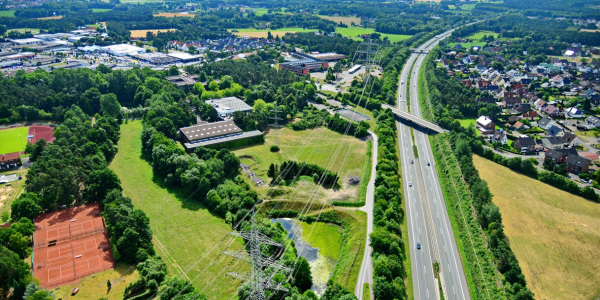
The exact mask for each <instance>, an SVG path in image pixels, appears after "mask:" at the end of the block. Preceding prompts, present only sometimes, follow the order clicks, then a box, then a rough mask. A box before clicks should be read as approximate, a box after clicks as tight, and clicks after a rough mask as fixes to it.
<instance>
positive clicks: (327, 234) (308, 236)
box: [298, 222, 343, 260]
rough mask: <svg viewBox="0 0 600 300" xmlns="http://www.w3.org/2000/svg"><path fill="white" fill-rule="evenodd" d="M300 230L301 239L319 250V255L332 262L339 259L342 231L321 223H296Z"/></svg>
mask: <svg viewBox="0 0 600 300" xmlns="http://www.w3.org/2000/svg"><path fill="white" fill-rule="evenodd" d="M298 224H299V225H300V228H302V238H303V239H304V240H305V241H306V242H307V243H308V244H309V245H311V246H313V247H315V248H319V254H321V255H323V256H327V257H329V258H332V259H334V260H338V259H339V258H340V250H342V242H343V239H342V229H341V228H340V227H338V226H336V225H333V224H325V223H322V222H313V223H311V224H309V223H306V222H298Z"/></svg>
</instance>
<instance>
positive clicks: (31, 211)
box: [10, 193, 42, 220]
mask: <svg viewBox="0 0 600 300" xmlns="http://www.w3.org/2000/svg"><path fill="white" fill-rule="evenodd" d="M38 201H39V198H38V196H37V195H36V194H34V193H23V194H22V195H21V196H20V197H19V198H17V199H15V201H13V203H12V204H11V206H10V209H11V217H12V218H13V220H18V219H21V218H27V219H29V220H33V218H35V217H36V216H37V215H39V214H40V211H41V209H42V208H41V206H39V205H38V204H37V203H38Z"/></svg>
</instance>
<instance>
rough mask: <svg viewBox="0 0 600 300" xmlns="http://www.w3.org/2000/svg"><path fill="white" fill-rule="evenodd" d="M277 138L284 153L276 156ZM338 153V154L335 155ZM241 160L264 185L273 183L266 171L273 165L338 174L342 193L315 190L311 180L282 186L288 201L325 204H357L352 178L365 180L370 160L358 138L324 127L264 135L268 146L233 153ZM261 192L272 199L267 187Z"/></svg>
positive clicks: (253, 147)
mask: <svg viewBox="0 0 600 300" xmlns="http://www.w3.org/2000/svg"><path fill="white" fill-rule="evenodd" d="M276 135H277V136H278V139H279V147H280V148H281V150H280V151H279V152H277V153H273V152H271V151H270V147H271V145H275V140H276ZM336 149H337V153H336ZM233 153H235V155H236V156H238V157H250V158H251V159H242V163H246V164H249V165H251V164H252V163H256V164H255V165H252V166H251V168H252V169H253V170H254V171H255V172H256V174H258V176H260V177H261V178H262V179H263V180H265V182H270V180H269V178H267V175H266V170H268V169H269V166H270V165H271V164H272V163H274V164H281V163H282V162H284V161H286V160H294V161H297V162H305V163H310V164H316V165H318V166H321V167H323V168H326V169H328V170H330V171H332V172H336V173H338V176H339V177H340V181H339V183H340V184H341V185H342V189H340V190H334V189H325V188H323V187H320V186H316V185H315V183H314V182H313V181H312V180H310V179H308V180H298V182H296V183H295V184H294V186H293V187H286V186H283V187H281V188H279V189H280V190H282V191H283V192H284V194H285V195H282V197H283V198H278V200H284V198H285V199H300V200H303V201H309V200H311V199H320V200H325V201H329V202H331V201H356V200H357V198H358V190H359V185H355V186H350V185H349V184H348V183H347V182H348V180H347V179H348V177H349V176H358V177H362V174H363V170H364V164H365V161H366V160H367V158H366V153H367V143H366V141H363V140H360V139H357V138H355V137H351V136H347V135H342V134H339V133H337V132H334V131H332V130H329V129H327V128H324V127H319V128H317V129H311V130H302V131H294V130H291V129H289V128H282V129H279V130H277V132H276V131H275V130H271V131H270V132H269V133H267V134H265V142H264V143H263V144H261V145H254V146H250V147H245V148H238V149H235V150H233ZM258 190H259V191H261V192H263V193H265V194H267V193H268V194H269V195H268V197H267V198H269V197H270V196H271V193H270V192H269V190H270V189H269V188H268V186H263V187H261V188H259V189H258Z"/></svg>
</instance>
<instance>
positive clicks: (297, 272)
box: [293, 256, 312, 291]
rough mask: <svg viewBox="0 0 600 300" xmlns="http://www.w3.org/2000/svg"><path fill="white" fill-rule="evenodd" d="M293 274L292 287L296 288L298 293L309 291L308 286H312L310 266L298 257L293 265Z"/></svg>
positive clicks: (302, 258)
mask: <svg viewBox="0 0 600 300" xmlns="http://www.w3.org/2000/svg"><path fill="white" fill-rule="evenodd" d="M293 274H294V285H295V286H297V287H298V288H299V289H300V291H306V290H308V289H310V286H311V285H312V274H311V272H310V265H309V264H308V261H307V260H306V259H305V258H304V257H302V256H300V257H298V261H297V262H296V264H295V265H294V272H293Z"/></svg>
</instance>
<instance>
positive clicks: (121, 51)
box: [104, 44, 146, 56]
mask: <svg viewBox="0 0 600 300" xmlns="http://www.w3.org/2000/svg"><path fill="white" fill-rule="evenodd" d="M104 50H105V51H106V52H108V53H109V54H112V55H114V56H125V55H131V56H134V55H136V54H139V53H144V52H146V49H144V48H141V47H136V46H133V45H129V44H118V45H111V46H106V47H104Z"/></svg>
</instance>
